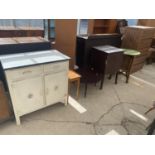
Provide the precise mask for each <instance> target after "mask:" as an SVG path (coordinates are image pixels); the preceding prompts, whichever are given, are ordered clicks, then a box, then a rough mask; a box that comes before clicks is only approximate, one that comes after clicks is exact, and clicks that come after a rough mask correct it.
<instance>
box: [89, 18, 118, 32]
mask: <svg viewBox="0 0 155 155" xmlns="http://www.w3.org/2000/svg"><path fill="white" fill-rule="evenodd" d="M116 25H117V21H116V20H115V19H89V20H88V34H103V33H115V31H116Z"/></svg>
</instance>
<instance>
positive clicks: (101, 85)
mask: <svg viewBox="0 0 155 155" xmlns="http://www.w3.org/2000/svg"><path fill="white" fill-rule="evenodd" d="M104 76H105V75H104V74H103V75H102V79H101V84H100V89H102V88H103V82H104Z"/></svg>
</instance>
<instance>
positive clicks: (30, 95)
mask: <svg viewBox="0 0 155 155" xmlns="http://www.w3.org/2000/svg"><path fill="white" fill-rule="evenodd" d="M11 86H12V90H13V95H14V97H13V99H14V101H13V106H14V108H15V109H16V112H17V113H18V115H24V114H26V113H29V112H33V111H35V110H37V109H40V108H41V107H43V106H44V98H43V94H44V93H43V92H44V89H43V78H42V77H35V78H31V79H26V80H21V81H17V82H13V83H12V85H11Z"/></svg>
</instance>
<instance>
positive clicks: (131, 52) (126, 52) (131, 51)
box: [124, 49, 141, 56]
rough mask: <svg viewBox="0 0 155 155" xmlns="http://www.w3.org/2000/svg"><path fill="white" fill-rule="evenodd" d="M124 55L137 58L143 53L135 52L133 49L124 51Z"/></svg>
mask: <svg viewBox="0 0 155 155" xmlns="http://www.w3.org/2000/svg"><path fill="white" fill-rule="evenodd" d="M124 54H125V55H130V56H137V55H140V54H141V53H140V52H139V51H137V50H133V49H124Z"/></svg>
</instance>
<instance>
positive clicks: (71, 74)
mask: <svg viewBox="0 0 155 155" xmlns="http://www.w3.org/2000/svg"><path fill="white" fill-rule="evenodd" d="M80 77H81V75H79V74H78V73H76V72H74V71H72V70H69V72H68V78H69V80H70V81H72V80H76V79H78V78H80Z"/></svg>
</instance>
